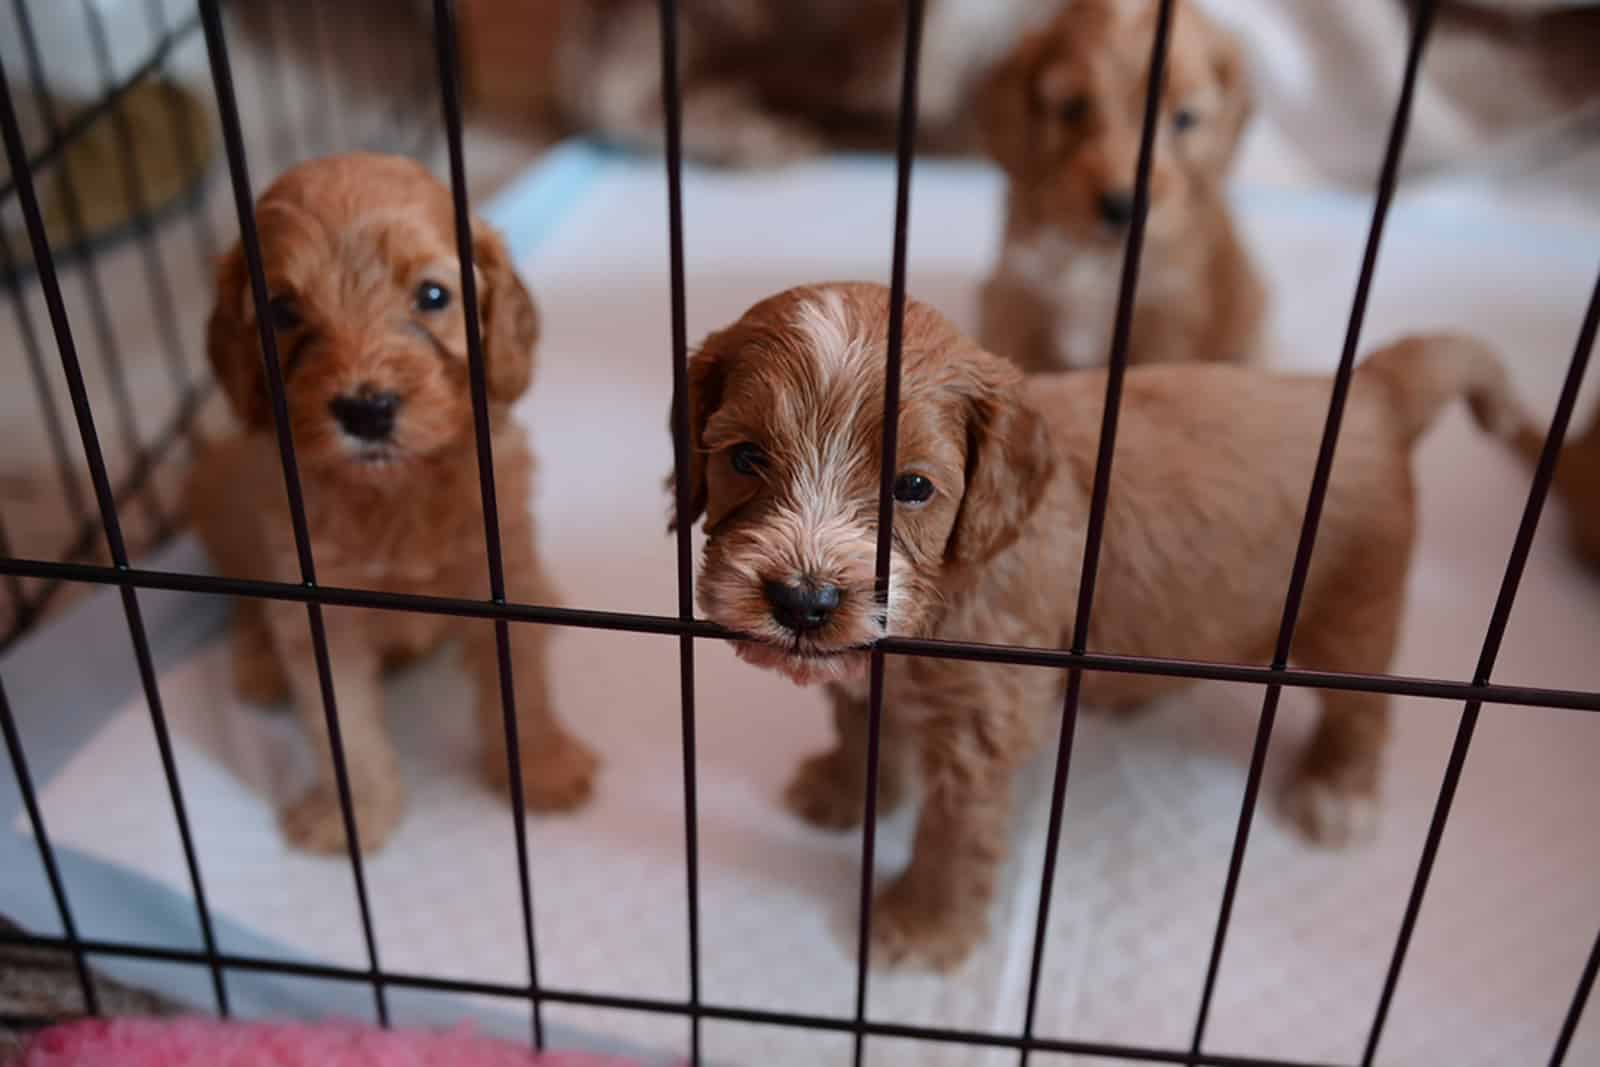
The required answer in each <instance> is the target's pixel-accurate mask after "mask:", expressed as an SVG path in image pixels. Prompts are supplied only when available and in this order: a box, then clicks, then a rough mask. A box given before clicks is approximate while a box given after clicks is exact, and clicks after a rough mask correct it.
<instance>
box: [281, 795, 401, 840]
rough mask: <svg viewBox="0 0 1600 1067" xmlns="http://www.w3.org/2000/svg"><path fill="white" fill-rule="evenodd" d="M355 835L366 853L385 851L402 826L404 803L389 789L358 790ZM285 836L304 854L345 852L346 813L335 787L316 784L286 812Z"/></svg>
mask: <svg viewBox="0 0 1600 1067" xmlns="http://www.w3.org/2000/svg"><path fill="white" fill-rule="evenodd" d="M354 804H355V817H356V835H357V836H358V837H360V838H361V851H362V853H363V854H367V853H372V852H376V851H377V850H378V849H380V848H382V847H383V846H384V845H385V844H386V843H387V842H388V840H389V838H390V836H391V835H392V834H393V833H394V830H395V827H397V826H399V825H400V817H401V815H403V814H404V812H405V801H404V798H403V797H401V796H400V794H399V793H397V792H393V791H389V790H356V791H355V800H354ZM281 822H282V825H283V834H284V836H285V837H287V838H288V839H289V843H290V844H291V845H293V846H294V847H295V848H298V849H301V850H302V851H305V852H321V853H330V854H331V853H339V854H342V853H344V852H345V850H346V847H347V846H346V845H345V836H344V811H343V810H342V809H341V807H340V806H339V792H338V790H337V789H335V788H334V787H333V786H332V785H320V784H319V785H315V786H312V787H311V788H310V789H308V790H307V791H306V792H305V794H304V795H303V796H301V798H300V799H299V800H297V801H295V802H294V803H293V804H291V805H289V807H288V808H287V809H286V810H285V811H284V812H283V815H282V818H281Z"/></svg>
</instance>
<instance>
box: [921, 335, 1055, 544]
mask: <svg viewBox="0 0 1600 1067" xmlns="http://www.w3.org/2000/svg"><path fill="white" fill-rule="evenodd" d="M958 358H959V359H960V360H961V362H962V363H963V364H964V366H963V367H962V372H963V373H962V378H961V381H960V383H959V384H958V386H957V388H958V389H959V390H960V391H961V393H962V395H963V399H964V401H965V406H966V419H967V424H966V432H967V472H966V492H965V493H964V494H963V495H962V498H961V510H960V512H959V513H958V514H957V515H956V525H955V529H954V530H952V531H951V534H950V541H949V544H948V545H947V546H946V549H945V558H946V559H947V560H948V561H949V562H952V563H957V564H966V565H972V564H978V563H983V562H984V561H986V560H988V559H989V558H990V557H991V556H993V555H994V554H995V553H997V552H999V551H1000V550H1001V549H1003V548H1005V547H1006V546H1007V545H1009V544H1011V542H1012V541H1014V540H1016V538H1017V535H1018V534H1019V533H1020V532H1021V530H1022V524H1023V523H1024V522H1025V521H1026V520H1027V518H1028V516H1030V515H1032V514H1033V511H1034V509H1035V508H1036V507H1038V504H1039V500H1040V498H1041V497H1043V496H1044V490H1045V486H1046V485H1048V484H1049V481H1050V476H1051V474H1052V473H1054V471H1055V454H1054V452H1053V450H1052V447H1051V442H1050V437H1049V432H1048V429H1047V427H1046V425H1045V421H1044V417H1043V416H1042V415H1040V414H1039V413H1038V412H1037V411H1036V410H1034V408H1033V407H1032V406H1030V405H1029V404H1028V403H1027V401H1026V398H1025V397H1024V395H1023V388H1022V382H1023V378H1022V374H1021V372H1020V371H1018V370H1017V369H1016V367H1015V366H1013V365H1012V364H1011V363H1010V362H1008V361H1006V360H1004V359H1001V358H1000V357H998V356H994V355H991V354H989V353H988V352H984V351H982V350H980V349H976V348H974V349H972V350H970V352H968V353H966V354H964V355H962V356H960V357H958Z"/></svg>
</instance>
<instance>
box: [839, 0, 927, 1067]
mask: <svg viewBox="0 0 1600 1067" xmlns="http://www.w3.org/2000/svg"><path fill="white" fill-rule="evenodd" d="M922 18H923V3H922V0H906V31H905V32H906V37H905V55H904V58H903V59H902V60H901V70H900V117H899V130H898V136H897V138H896V146H895V192H894V243H893V246H892V251H891V255H890V263H889V333H888V337H887V338H886V344H885V351H884V372H883V374H884V379H883V445H882V450H883V451H882V456H881V461H880V463H879V467H878V533H877V545H876V551H877V557H876V561H875V564H874V571H873V593H874V595H875V597H876V599H877V602H878V607H879V610H880V611H881V612H882V614H883V617H884V619H886V620H887V619H888V617H889V616H888V612H889V573H890V559H891V554H892V551H893V548H894V482H895V452H896V449H897V447H898V445H899V438H900V362H901V349H902V347H903V344H904V340H905V319H906V257H907V248H908V244H909V238H910V234H911V171H912V167H913V166H914V165H915V164H916V155H917V75H918V73H919V68H920V65H921V59H922ZM884 628H885V629H886V630H887V629H888V627H887V625H885V627H884ZM884 666H885V664H884V651H883V649H882V648H881V647H878V646H876V645H875V646H874V647H873V650H872V656H871V659H870V660H869V664H868V682H867V782H866V795H865V796H864V797H863V798H862V803H863V805H864V806H865V815H864V816H863V818H862V833H861V884H860V891H859V892H860V911H859V926H858V929H857V931H856V1002H855V1018H856V1022H857V1024H860V1023H863V1022H864V1021H865V1020H866V1017H867V980H868V968H869V966H870V964H871V956H872V890H873V884H872V883H873V878H872V874H873V867H874V864H875V862H876V861H875V856H876V853H877V839H878V761H879V750H880V746H881V741H882V733H883V681H884V678H883V674H884ZM866 1038H867V1035H866V1031H865V1030H862V1029H858V1030H857V1031H856V1032H855V1037H854V1040H853V1042H852V1045H851V1062H852V1063H853V1064H854V1067H861V1065H862V1064H863V1063H864V1062H865V1059H866Z"/></svg>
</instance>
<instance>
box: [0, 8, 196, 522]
mask: <svg viewBox="0 0 1600 1067" xmlns="http://www.w3.org/2000/svg"><path fill="white" fill-rule="evenodd" d="M12 10H13V11H14V12H15V16H16V20H17V28H18V30H19V31H20V34H21V42H22V53H23V57H24V58H25V59H26V61H27V67H28V81H29V87H30V88H31V90H32V92H33V94H34V97H35V101H36V104H37V106H38V110H39V116H40V117H41V118H42V119H43V120H44V124H45V129H46V130H47V131H48V132H49V135H50V137H51V138H52V140H55V141H60V142H62V143H63V145H64V147H63V149H62V152H61V154H60V156H59V158H58V159H57V160H56V167H57V171H56V188H57V190H58V191H59V192H60V194H61V209H62V211H63V213H64V218H65V220H66V225H67V233H68V235H69V236H70V238H71V240H72V241H73V242H74V243H75V244H76V245H77V246H78V247H79V249H80V251H79V254H78V257H77V258H78V263H77V267H78V269H79V270H80V271H82V273H83V284H84V290H85V293H86V295H87V297H88V304H89V319H90V321H91V323H92V324H93V327H94V334H95V342H96V345H97V346H98V347H99V349H100V355H101V359H102V360H103V361H104V363H105V369H106V381H107V384H108V385H109V386H110V389H111V407H112V413H113V414H114V415H115V417H116V424H117V434H118V436H119V437H120V438H121V440H122V449H123V451H124V452H125V453H126V454H127V455H128V456H129V457H131V458H132V460H133V463H134V466H135V467H136V468H137V467H139V466H142V465H143V457H144V446H143V444H142V443H141V442H140V440H139V423H138V420H137V419H136V418H135V417H134V414H133V394H132V391H131V390H130V388H129V386H128V375H127V369H126V367H125V365H124V362H123V358H122V346H121V345H120V344H119V343H118V342H117V336H116V330H115V328H114V327H113V326H112V323H111V312H110V309H109V307H108V305H107V303H106V294H105V287H104V285H102V284H101V280H100V268H99V265H98V263H97V261H96V258H95V256H94V254H93V252H92V250H91V249H89V248H88V247H87V246H88V244H89V242H90V241H91V238H90V236H89V232H88V229H87V227H86V225H85V223H84V219H83V198H82V196H81V195H80V193H79V190H78V183H77V182H76V181H75V180H74V178H73V176H72V170H71V168H70V167H69V166H68V158H69V152H70V149H69V148H68V147H65V142H64V139H63V138H64V134H63V126H62V122H61V115H60V113H59V112H58V111H57V110H56V103H55V97H54V95H52V93H51V91H50V84H49V80H48V79H47V78H46V77H45V71H44V57H43V56H42V54H41V53H40V51H39V41H38V37H37V35H36V34H35V32H34V28H33V16H32V15H31V14H30V13H29V9H28V4H27V0H12ZM117 106H121V105H120V103H119V104H118V105H117ZM18 158H19V160H21V162H20V164H16V163H14V164H13V165H12V171H13V174H12V180H13V181H16V182H17V183H18V185H19V186H20V184H21V182H20V180H18V179H17V177H16V171H17V170H18V166H19V165H20V166H23V167H25V166H27V162H26V156H25V155H24V156H19V157H18ZM31 177H32V176H31V175H30V179H31ZM36 258H37V257H36ZM140 500H141V502H142V503H143V505H144V508H145V512H146V514H147V516H148V517H149V518H150V520H151V523H152V525H153V526H154V527H155V528H156V529H163V528H165V526H166V521H167V520H166V516H165V515H164V514H163V512H162V510H161V504H160V500H159V498H158V495H157V493H156V491H155V487H154V485H151V486H150V487H149V489H148V491H147V492H146V493H145V494H144V495H143V496H142V497H141V498H140Z"/></svg>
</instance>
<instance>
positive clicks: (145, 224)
mask: <svg viewBox="0 0 1600 1067" xmlns="http://www.w3.org/2000/svg"><path fill="white" fill-rule="evenodd" d="M80 6H81V7H82V9H83V13H84V17H85V18H86V19H87V21H88V27H89V44H90V47H91V48H92V49H93V51H94V61H95V66H96V67H97V68H98V69H99V72H100V84H101V86H102V91H104V92H110V91H111V90H112V89H113V88H115V81H116V71H115V70H114V69H113V67H112V62H111V45H110V42H109V41H108V40H107V38H106V25H105V16H104V15H102V14H101V13H100V6H99V5H98V4H96V3H93V2H92V0H80ZM111 132H112V136H113V137H114V138H115V140H116V147H117V169H118V170H119V171H120V172H121V174H122V195H123V197H124V198H125V199H126V200H127V206H128V209H129V213H130V214H131V215H132V226H133V236H134V239H135V241H136V242H137V243H138V245H139V252H140V255H141V256H142V257H143V259H144V276H145V287H146V289H148V290H149V293H150V302H151V304H152V305H153V307H154V310H155V318H156V328H157V329H158V330H159V331H160V333H161V342H162V348H163V349H164V354H165V356H166V363H167V371H168V373H169V374H170V375H171V377H172V388H173V392H174V393H175V394H176V395H177V396H178V397H180V398H181V397H182V396H183V395H184V394H186V393H187V392H188V391H189V386H190V382H189V369H188V363H187V360H186V359H185V356H184V344H183V336H182V334H181V332H180V331H179V330H178V311H177V307H176V305H175V304H174V301H173V296H172V280H171V278H169V277H168V275H167V266H166V263H165V262H164V261H163V260H162V258H161V250H160V248H159V247H157V244H156V240H155V233H154V229H153V227H152V226H151V211H150V197H149V194H148V192H147V191H146V189H145V181H144V173H143V171H142V170H141V168H140V166H139V150H138V146H137V145H135V144H134V140H133V128H132V127H131V126H130V125H129V124H128V114H127V112H126V111H125V110H124V109H123V108H121V107H114V108H112V109H111Z"/></svg>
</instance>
